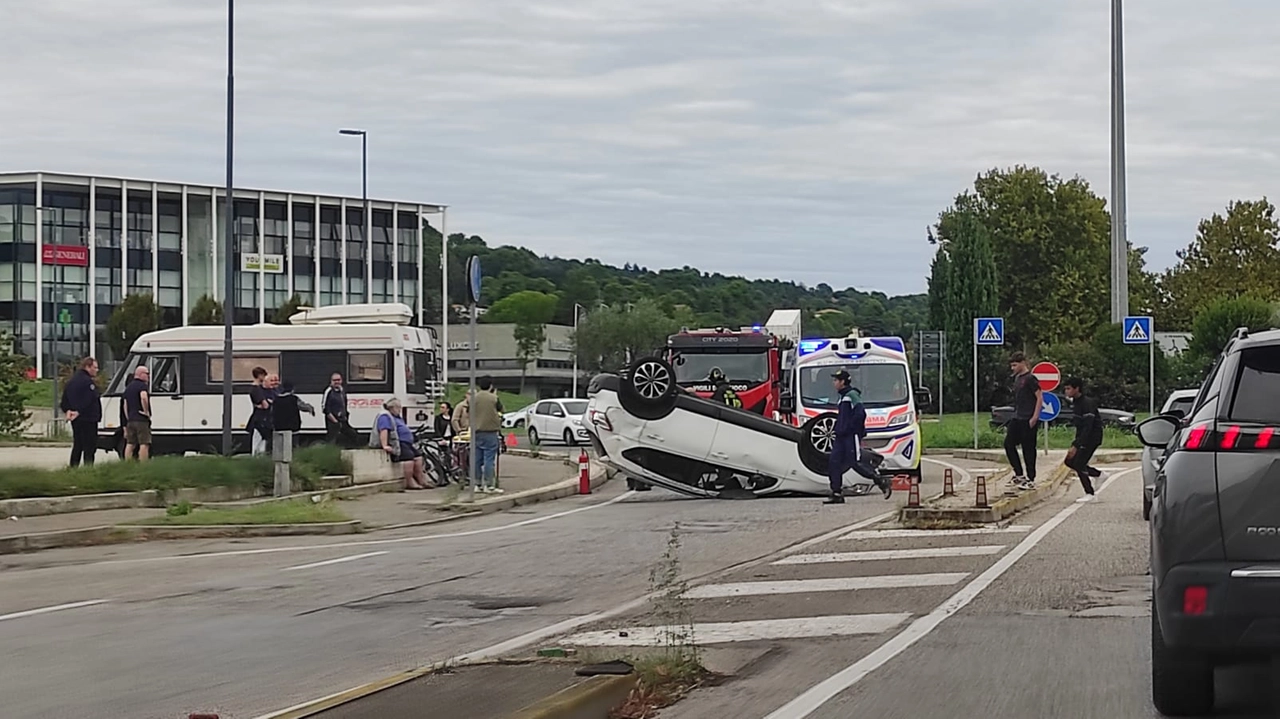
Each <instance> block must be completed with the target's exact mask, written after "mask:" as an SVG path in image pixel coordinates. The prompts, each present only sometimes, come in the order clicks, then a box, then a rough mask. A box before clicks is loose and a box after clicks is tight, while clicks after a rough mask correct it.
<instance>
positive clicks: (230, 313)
mask: <svg viewBox="0 0 1280 719" xmlns="http://www.w3.org/2000/svg"><path fill="white" fill-rule="evenodd" d="M234 70H235V0H227V189H226V207H225V208H224V212H225V214H224V216H223V220H222V228H223V233H224V236H225V243H226V244H225V246H224V247H223V253H224V254H225V255H226V256H225V257H224V258H223V261H222V263H223V265H224V266H225V267H224V270H225V273H224V277H223V283H222V286H223V295H222V453H223V454H224V455H230V454H231V413H232V411H233V409H232V406H231V378H232V375H231V371H232V367H231V365H232V354H231V326H232V323H233V321H234V316H235V312H236V299H235V288H234V285H235V281H236V268H235V246H234V244H233V240H234V238H235V234H234V233H233V232H232V228H231V222H232V220H231V218H232V207H233V206H234V205H235V199H234V197H233V196H232V190H231V181H232V177H231V168H232V162H233V155H234V151H235V143H234V142H233V138H234V134H233V132H232V129H233V121H234V119H235V96H236V94H235V91H236V78H235V72H234ZM152 211H153V212H154V211H155V208H152ZM217 211H218V207H217V197H216V196H215V197H214V207H213V212H214V214H217ZM127 251H128V250H127V249H126V252H127ZM126 279H127V278H126Z"/></svg>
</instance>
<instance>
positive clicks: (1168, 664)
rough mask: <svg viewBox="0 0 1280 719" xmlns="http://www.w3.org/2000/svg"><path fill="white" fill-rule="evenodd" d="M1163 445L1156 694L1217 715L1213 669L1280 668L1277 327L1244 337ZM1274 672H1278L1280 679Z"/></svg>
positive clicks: (1166, 704) (1151, 432) (1174, 711)
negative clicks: (1236, 665)
mask: <svg viewBox="0 0 1280 719" xmlns="http://www.w3.org/2000/svg"><path fill="white" fill-rule="evenodd" d="M1181 414H1182V413H1176V412H1175V413H1173V414H1170V415H1161V416H1158V417H1152V418H1151V419H1148V420H1147V421H1145V422H1143V423H1142V424H1141V425H1139V426H1138V430H1137V432H1138V436H1139V437H1140V438H1141V439H1142V442H1143V444H1145V445H1147V446H1149V447H1158V448H1160V449H1165V450H1166V452H1167V454H1166V459H1165V461H1164V464H1163V465H1162V466H1161V467H1160V471H1159V473H1158V474H1157V475H1156V480H1155V482H1156V483H1155V489H1154V505H1153V508H1152V514H1151V576H1152V580H1153V581H1152V586H1153V597H1152V600H1153V601H1152V612H1151V688H1152V698H1153V700H1154V703H1155V705H1156V709H1158V710H1160V713H1162V714H1164V715H1166V716H1198V715H1203V714H1209V713H1211V712H1212V711H1213V700H1214V686H1213V670H1214V667H1215V666H1222V665H1226V664H1233V663H1241V662H1252V661H1271V662H1274V664H1273V666H1275V667H1277V668H1278V669H1280V330H1268V331H1266V332H1258V333H1255V334H1250V333H1249V332H1248V331H1247V330H1243V329H1241V330H1237V331H1236V333H1235V335H1234V337H1233V338H1232V339H1231V340H1230V342H1228V343H1227V347H1226V349H1225V350H1223V353H1222V355H1221V356H1220V357H1219V358H1218V360H1217V362H1216V363H1215V364H1214V366H1213V369H1211V370H1210V371H1209V376H1208V378H1207V379H1206V380H1205V382H1204V385H1202V386H1201V387H1200V391H1199V393H1198V394H1197V395H1196V398H1195V401H1194V403H1193V404H1192V405H1191V408H1190V410H1189V411H1188V412H1187V413H1186V415H1185V416H1181ZM1273 676H1280V673H1278V674H1275V675H1273Z"/></svg>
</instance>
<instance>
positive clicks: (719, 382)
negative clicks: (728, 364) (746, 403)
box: [707, 367, 742, 409]
mask: <svg viewBox="0 0 1280 719" xmlns="http://www.w3.org/2000/svg"><path fill="white" fill-rule="evenodd" d="M707 380H708V381H709V382H710V383H711V401H712V402H715V403H716V404H723V405H725V406H728V407H737V408H738V409H742V400H741V399H740V398H739V397H738V393H737V392H734V391H733V387H732V386H731V385H730V384H729V378H728V377H726V376H725V375H724V370H722V369H720V368H719V367H712V368H711V372H710V373H709V374H708V375H707Z"/></svg>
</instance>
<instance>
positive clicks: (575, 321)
mask: <svg viewBox="0 0 1280 719" xmlns="http://www.w3.org/2000/svg"><path fill="white" fill-rule="evenodd" d="M584 309H586V308H585V307H583V306H582V305H580V304H578V303H577V302H574V303H573V398H574V399H577V398H578V316H579V314H580V313H581V312H582V310H584Z"/></svg>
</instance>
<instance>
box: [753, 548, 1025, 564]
mask: <svg viewBox="0 0 1280 719" xmlns="http://www.w3.org/2000/svg"><path fill="white" fill-rule="evenodd" d="M1004 548H1005V545H1003V544H982V545H979V546H976V547H923V548H920V549H882V550H872V551H866V552H832V553H830V554H793V555H791V556H790V557H783V558H782V559H779V560H778V561H776V562H774V564H833V563H836V562H880V561H885V560H894V559H933V558H936V557H986V556H990V555H992V554H999V553H1000V552H1001V551H1003V550H1004Z"/></svg>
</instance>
